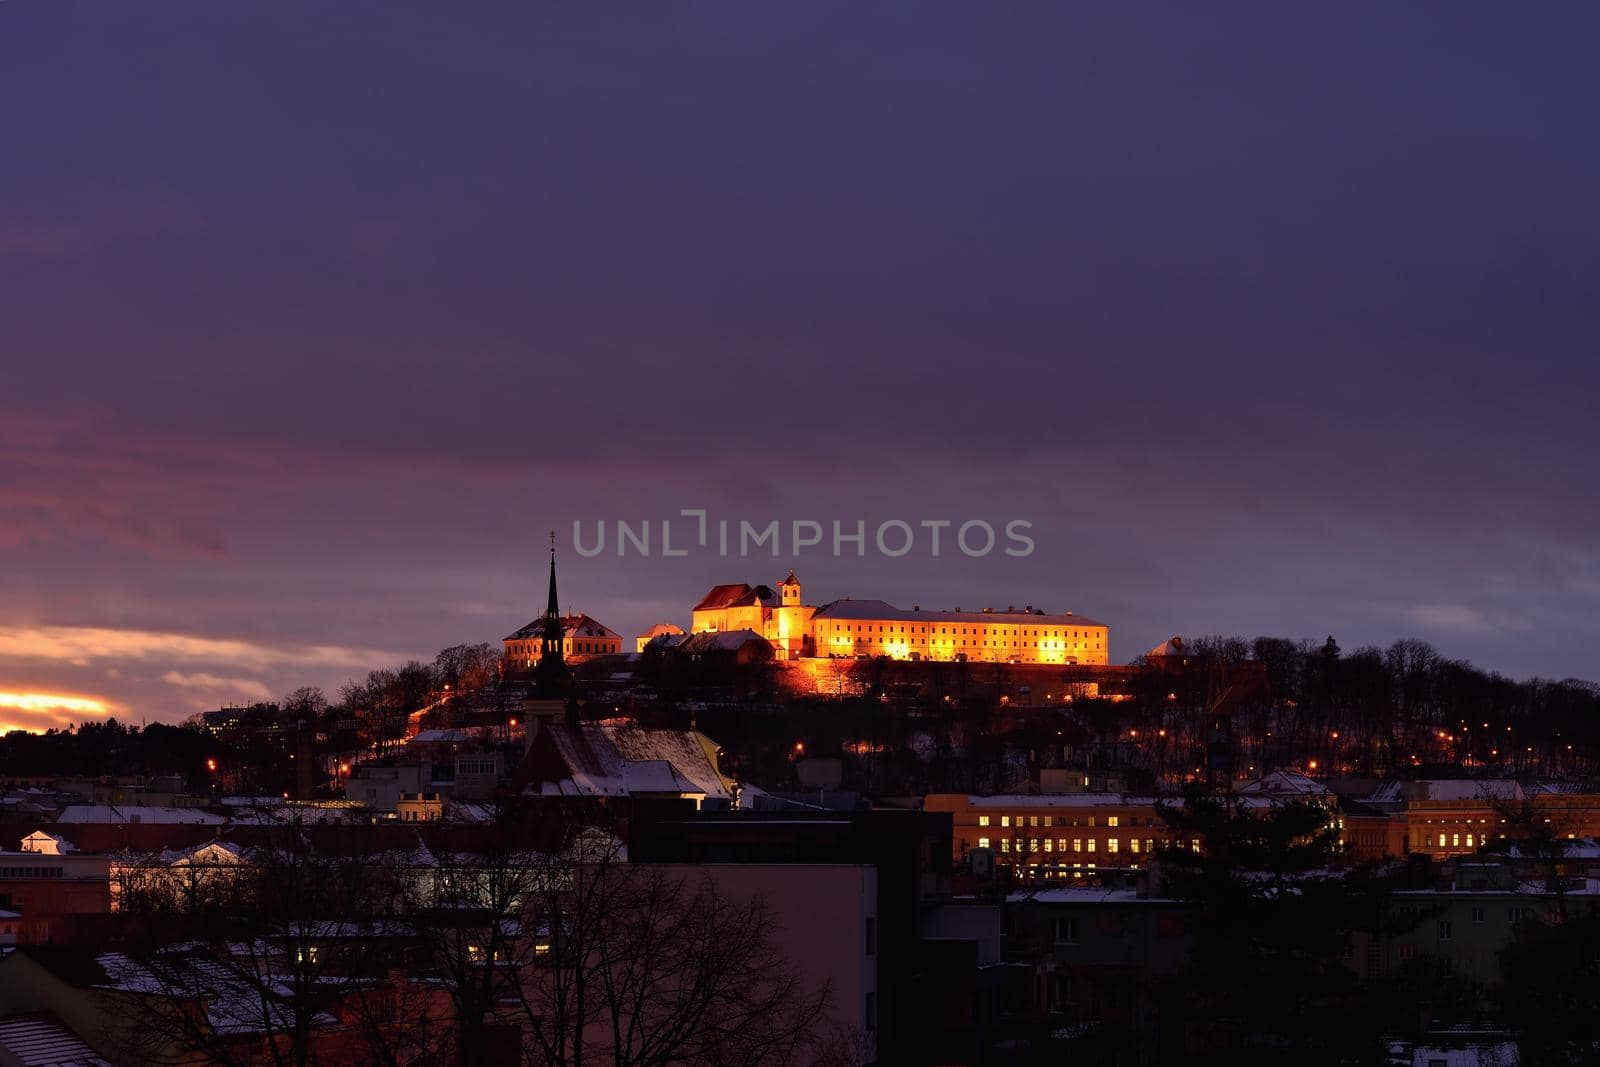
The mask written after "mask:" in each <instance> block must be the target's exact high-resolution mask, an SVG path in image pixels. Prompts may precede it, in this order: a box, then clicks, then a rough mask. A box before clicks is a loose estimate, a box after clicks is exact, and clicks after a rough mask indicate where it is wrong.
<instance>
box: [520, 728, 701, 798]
mask: <svg viewBox="0 0 1600 1067" xmlns="http://www.w3.org/2000/svg"><path fill="white" fill-rule="evenodd" d="M535 745H536V749H535V751H534V752H531V753H530V756H529V758H530V761H532V762H531V763H530V768H529V769H530V772H531V774H530V780H529V783H528V784H529V787H530V788H531V789H533V790H534V791H536V792H539V793H541V794H544V795H547V796H550V795H554V796H563V795H565V796H627V795H629V794H630V793H631V792H632V790H631V789H630V788H629V786H630V784H633V783H638V784H640V785H647V786H648V787H649V788H647V789H646V791H647V792H652V793H655V792H663V791H672V792H682V793H698V794H702V795H703V796H706V797H714V798H717V799H722V800H732V794H731V793H730V791H729V789H728V787H727V785H726V784H725V782H724V780H723V778H722V776H721V774H719V773H718V772H717V768H716V765H715V763H714V762H713V757H712V754H711V753H712V751H714V749H715V745H714V744H712V743H711V742H710V741H709V740H708V739H706V738H705V737H703V736H702V735H701V734H699V733H697V732H695V731H693V730H646V729H642V728H640V727H637V726H577V727H573V726H567V725H565V724H552V725H550V726H546V727H545V728H544V729H542V730H541V731H540V732H539V739H538V740H537V741H536V742H535ZM544 746H548V748H546V747H544ZM551 749H553V753H554V755H555V757H556V761H555V762H554V763H550V762H545V761H543V760H542V759H541V756H542V755H543V754H545V753H547V752H549V751H550V750H551ZM662 763H665V764H666V765H667V766H666V767H665V768H662V767H660V766H659V764H662ZM642 764H657V766H655V767H639V766H637V765H642ZM630 767H632V768H633V769H632V770H630ZM669 772H670V778H669ZM669 783H670V784H669Z"/></svg>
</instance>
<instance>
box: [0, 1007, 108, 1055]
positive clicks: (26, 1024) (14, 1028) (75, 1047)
mask: <svg viewBox="0 0 1600 1067" xmlns="http://www.w3.org/2000/svg"><path fill="white" fill-rule="evenodd" d="M0 1062H3V1063H8V1064H17V1065H18V1067H111V1061H110V1060H106V1059H101V1058H100V1056H99V1055H98V1054H96V1052H95V1051H94V1049H92V1048H90V1047H89V1046H88V1045H87V1044H86V1043H85V1042H84V1041H83V1039H82V1038H80V1037H79V1036H78V1035H77V1034H75V1033H73V1032H72V1031H71V1030H68V1029H67V1028H66V1027H65V1026H63V1025H62V1024H61V1023H60V1022H59V1021H58V1020H57V1019H56V1018H55V1017H54V1016H51V1015H46V1014H44V1013H42V1012H30V1013H29V1014H27V1015H12V1016H9V1017H7V1018H3V1019H0Z"/></svg>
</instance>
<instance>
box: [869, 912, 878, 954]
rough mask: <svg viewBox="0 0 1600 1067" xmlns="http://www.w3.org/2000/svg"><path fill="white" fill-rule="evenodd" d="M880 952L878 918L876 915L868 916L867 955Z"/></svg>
mask: <svg viewBox="0 0 1600 1067" xmlns="http://www.w3.org/2000/svg"><path fill="white" fill-rule="evenodd" d="M877 954H878V920H877V917H876V916H873V915H868V916H867V955H869V956H876V955H877Z"/></svg>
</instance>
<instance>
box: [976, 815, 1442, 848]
mask: <svg viewBox="0 0 1600 1067" xmlns="http://www.w3.org/2000/svg"><path fill="white" fill-rule="evenodd" d="M1000 825H1001V826H1010V825H1011V816H1009V815H1002V816H1000ZM1439 843H1440V844H1441V845H1442V844H1444V842H1443V841H1441V842H1439Z"/></svg>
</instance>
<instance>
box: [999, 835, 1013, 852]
mask: <svg viewBox="0 0 1600 1067" xmlns="http://www.w3.org/2000/svg"><path fill="white" fill-rule="evenodd" d="M1000 851H1001V852H1010V851H1011V838H1009V837H1002V838H1001V839H1000Z"/></svg>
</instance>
